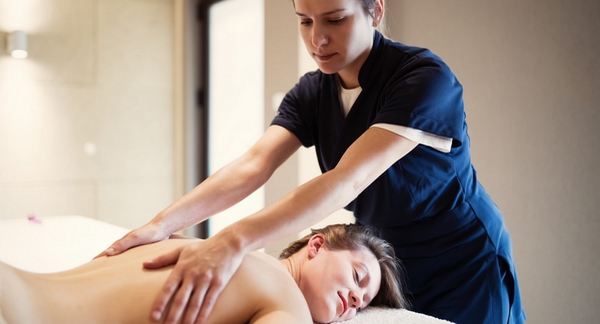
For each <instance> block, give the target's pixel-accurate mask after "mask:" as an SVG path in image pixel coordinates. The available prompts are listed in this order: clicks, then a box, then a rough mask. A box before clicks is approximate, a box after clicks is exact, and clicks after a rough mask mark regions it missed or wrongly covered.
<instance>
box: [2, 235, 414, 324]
mask: <svg viewBox="0 0 600 324" xmlns="http://www.w3.org/2000/svg"><path fill="white" fill-rule="evenodd" d="M196 241H197V239H170V240H166V241H161V242H158V243H154V244H149V245H144V246H139V247H137V248H134V249H132V250H129V251H127V252H125V253H123V254H121V255H117V256H113V257H110V258H106V257H102V258H98V259H94V260H93V261H91V262H89V263H87V264H85V265H82V266H80V267H78V268H75V269H72V270H69V271H65V272H59V273H52V274H35V273H30V272H25V271H21V270H18V269H15V268H13V267H10V266H8V265H6V264H4V263H1V262H0V324H4V323H9V324H19V323H64V322H72V323H144V322H151V321H150V318H149V310H150V307H151V306H152V303H153V302H154V297H155V296H156V295H157V294H158V291H159V289H161V287H162V286H163V283H164V281H165V280H166V279H167V276H168V275H169V273H170V271H171V268H161V269H158V270H147V269H144V268H143V267H142V263H143V262H144V261H146V260H148V259H149V258H152V257H153V256H157V255H161V254H164V253H165V252H167V251H169V250H173V249H177V248H180V247H182V246H183V245H185V244H189V243H191V242H196ZM400 271H401V266H400V264H399V263H398V261H397V259H396V257H395V254H394V250H393V248H392V247H391V245H389V244H388V243H387V242H385V241H383V240H382V239H380V238H379V237H378V236H377V235H376V234H375V233H374V232H373V230H372V229H370V228H368V227H363V226H359V225H354V224H347V225H331V226H328V227H325V228H323V229H319V230H313V231H312V233H311V234H309V235H307V236H305V237H304V238H302V239H300V240H298V241H296V242H293V243H292V244H290V246H289V247H288V248H287V249H285V250H284V251H283V252H282V254H281V256H280V260H279V261H278V260H276V259H275V258H273V257H271V256H269V255H267V254H264V253H260V252H255V253H252V254H249V255H247V256H246V257H245V258H244V261H243V262H242V265H241V266H240V268H239V270H238V271H237V272H236V273H235V275H234V276H233V279H232V280H231V281H230V282H229V284H228V285H227V286H226V288H225V290H224V291H223V292H222V293H221V295H220V296H219V299H218V300H217V302H216V305H215V308H214V310H213V311H212V312H211V314H210V317H209V318H208V322H207V323H312V322H313V321H314V322H318V323H329V322H335V321H343V320H347V319H350V318H352V317H354V315H356V312H357V311H359V310H360V309H361V308H364V307H365V306H367V305H385V306H389V307H394V308H403V307H406V306H407V305H406V300H405V299H404V296H403V292H402V283H400V282H398V281H397V279H396V278H402V275H401V274H400ZM164 314H168V312H164ZM2 315H3V316H4V320H3V319H2ZM3 321H4V323H2V322H3ZM161 321H164V318H163V319H161Z"/></svg>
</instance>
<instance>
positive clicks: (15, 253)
mask: <svg viewBox="0 0 600 324" xmlns="http://www.w3.org/2000/svg"><path fill="white" fill-rule="evenodd" d="M128 231H129V230H128V229H126V228H123V227H120V226H116V225H113V224H109V223H106V222H102V221H99V220H96V219H92V218H88V217H83V216H77V215H73V216H54V217H35V216H33V215H32V216H29V217H24V218H13V219H0V261H2V262H4V263H7V264H9V265H11V266H13V267H16V268H19V269H23V270H26V271H31V272H37V273H51V272H58V271H64V270H68V269H72V268H74V267H77V266H79V265H81V264H84V263H86V262H88V261H90V260H91V259H92V258H93V257H94V256H96V255H97V254H99V253H100V252H102V251H103V250H104V249H106V248H107V247H108V246H109V245H110V244H111V243H113V242H114V241H116V240H117V239H119V238H121V237H122V236H123V235H125V234H126V233H127V232H128ZM343 323H344V324H385V323H394V324H404V323H406V324H443V323H450V322H448V321H443V320H440V319H436V318H434V317H431V316H427V315H423V314H419V313H415V312H411V311H408V310H404V309H385V308H380V307H367V308H366V309H365V310H363V311H362V312H361V313H359V314H358V315H357V316H356V317H355V318H353V319H352V320H349V321H345V322H343Z"/></svg>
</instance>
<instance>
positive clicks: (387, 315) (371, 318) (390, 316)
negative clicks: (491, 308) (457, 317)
mask: <svg viewBox="0 0 600 324" xmlns="http://www.w3.org/2000/svg"><path fill="white" fill-rule="evenodd" d="M342 323H343V324H387V323H393V324H443V323H446V324H451V322H448V321H445V320H441V319H438V318H435V317H431V316H428V315H425V314H420V313H415V312H411V311H409V310H406V309H390V308H383V307H367V308H365V309H364V310H362V311H361V312H360V313H358V314H357V315H356V317H354V318H353V319H351V320H349V321H344V322H342Z"/></svg>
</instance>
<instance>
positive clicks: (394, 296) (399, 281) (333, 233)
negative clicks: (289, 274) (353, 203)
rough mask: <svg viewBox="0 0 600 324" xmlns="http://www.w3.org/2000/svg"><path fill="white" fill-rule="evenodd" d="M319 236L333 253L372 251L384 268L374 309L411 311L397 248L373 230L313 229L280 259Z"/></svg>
mask: <svg viewBox="0 0 600 324" xmlns="http://www.w3.org/2000/svg"><path fill="white" fill-rule="evenodd" d="M316 234H321V235H323V238H324V240H325V244H326V246H327V247H328V248H329V249H330V250H332V251H340V250H351V251H356V250H360V249H363V248H366V249H368V250H369V251H371V252H372V253H373V254H374V255H375V257H376V258H377V261H378V262H379V266H380V267H381V286H380V288H379V292H378V293H377V295H376V296H375V297H374V298H373V300H372V301H371V304H370V305H371V306H387V307H392V308H405V309H408V308H409V307H410V305H409V302H408V300H407V299H406V297H405V296H404V277H405V275H404V268H403V267H402V263H401V261H400V260H399V259H398V258H397V257H396V253H395V252H394V247H393V246H392V245H391V244H390V243H388V242H386V241H385V240H384V239H382V238H381V237H380V235H379V231H377V230H376V229H375V228H373V227H370V226H364V225H357V224H335V225H329V226H327V227H324V228H321V229H311V233H310V234H308V235H306V236H304V237H303V238H301V239H299V240H297V241H294V242H292V243H290V245H289V246H288V247H287V248H286V249H284V250H283V251H282V252H281V254H280V255H279V259H287V258H289V257H290V256H292V255H293V254H295V253H296V252H298V251H300V250H301V249H302V248H303V247H305V246H306V245H307V244H308V241H309V240H310V238H311V237H312V236H314V235H316Z"/></svg>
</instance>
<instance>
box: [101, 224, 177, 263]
mask: <svg viewBox="0 0 600 324" xmlns="http://www.w3.org/2000/svg"><path fill="white" fill-rule="evenodd" d="M169 234H170V233H165V232H164V231H163V230H162V229H161V228H160V227H159V226H157V225H154V224H153V223H148V224H146V225H144V226H142V227H140V228H137V229H134V230H133V231H131V232H129V233H127V234H125V236H123V237H122V238H120V239H119V240H117V241H116V242H115V243H113V244H112V245H111V246H110V247H108V249H106V250H104V251H102V253H100V254H98V255H97V256H95V257H94V259H96V258H99V257H102V256H111V255H117V254H120V253H123V252H125V251H127V250H128V249H131V248H132V247H136V246H139V245H144V244H149V243H154V242H158V241H162V240H165V239H167V238H168V237H169Z"/></svg>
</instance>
